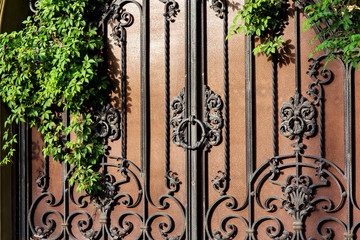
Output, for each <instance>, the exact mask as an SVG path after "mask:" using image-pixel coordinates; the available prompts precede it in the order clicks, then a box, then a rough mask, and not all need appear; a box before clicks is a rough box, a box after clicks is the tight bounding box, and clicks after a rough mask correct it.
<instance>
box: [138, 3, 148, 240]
mask: <svg viewBox="0 0 360 240" xmlns="http://www.w3.org/2000/svg"><path fill="white" fill-rule="evenodd" d="M149 5H150V2H149V0H143V5H142V6H143V8H142V12H141V23H140V24H141V30H140V31H141V42H140V44H141V49H140V51H141V72H140V76H141V171H142V178H143V184H144V191H148V184H149V170H150V169H149V167H148V166H149V159H150V109H149V106H150V96H149V95H150V94H149V79H150V68H149V67H150V64H149V61H150V59H149V52H150V43H149V36H150V6H149ZM147 196H148V194H147V192H145V194H143V226H145V223H146V221H147V219H148V214H149V213H148V201H149V200H148V199H147ZM143 239H146V232H145V231H144V232H143Z"/></svg>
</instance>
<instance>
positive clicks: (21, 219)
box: [16, 122, 31, 239]
mask: <svg viewBox="0 0 360 240" xmlns="http://www.w3.org/2000/svg"><path fill="white" fill-rule="evenodd" d="M18 136H19V144H18V155H17V157H18V161H17V171H18V179H17V199H16V200H17V211H16V212H17V214H16V215H17V226H16V232H17V234H16V235H17V237H18V238H19V239H30V229H29V224H27V223H28V221H27V214H28V210H29V207H30V203H31V158H30V157H29V156H31V154H30V147H29V144H30V143H31V134H30V129H29V127H28V123H27V122H26V123H20V124H19V128H18Z"/></svg>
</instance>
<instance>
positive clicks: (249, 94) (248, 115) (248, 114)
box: [245, 36, 256, 226]
mask: <svg viewBox="0 0 360 240" xmlns="http://www.w3.org/2000/svg"><path fill="white" fill-rule="evenodd" d="M253 48H254V41H253V37H252V36H245V109H246V110H245V119H246V120H245V121H246V183H247V186H248V191H249V192H248V199H249V226H252V224H253V222H254V210H253V205H254V197H253V196H252V194H251V192H252V191H253V184H252V183H251V178H252V174H253V172H254V168H255V159H256V157H255V141H256V140H255V134H256V132H255V121H256V119H255V104H254V103H255V98H254V68H253V66H254V56H253V53H252V51H253ZM250 183H251V184H250Z"/></svg>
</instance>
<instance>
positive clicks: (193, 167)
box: [186, 0, 203, 240]
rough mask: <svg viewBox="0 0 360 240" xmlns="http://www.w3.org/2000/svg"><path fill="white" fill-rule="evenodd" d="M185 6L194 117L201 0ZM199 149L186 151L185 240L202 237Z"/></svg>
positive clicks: (192, 135)
mask: <svg viewBox="0 0 360 240" xmlns="http://www.w3.org/2000/svg"><path fill="white" fill-rule="evenodd" d="M187 2H188V3H189V4H188V6H187V7H188V8H187V9H186V10H187V11H188V13H189V18H188V26H187V27H188V28H189V36H188V42H189V43H188V49H187V51H188V54H189V55H188V57H189V60H190V64H189V65H188V83H187V85H188V87H189V88H190V89H188V93H189V95H188V96H187V97H188V98H187V99H188V101H187V105H188V108H189V109H188V113H189V116H188V117H194V118H196V119H200V118H201V101H200V95H201V94H200V93H201V89H202V88H201V87H202V86H201V75H200V72H201V45H200V44H201V42H200V41H201V22H200V17H201V8H200V6H201V2H200V1H198V0H189V1H187ZM188 136H189V142H190V144H191V145H195V144H196V142H197V141H198V137H199V133H198V126H197V125H196V124H191V125H190V131H189V132H188ZM200 152H201V150H199V149H195V150H188V151H187V156H188V157H187V162H188V163H187V165H188V167H189V168H188V169H187V173H188V174H189V175H190V179H189V180H190V181H189V182H188V183H187V190H188V191H187V193H188V200H189V201H188V203H187V210H188V212H187V214H188V215H187V216H188V223H189V225H188V228H187V229H188V231H187V233H186V234H187V239H193V240H198V239H201V237H202V231H201V229H202V226H203V224H202V221H201V218H202V217H201V216H202V215H201V214H199V213H201V212H202V209H201V208H202V205H201V204H200V203H199V200H201V198H200V190H201V183H200V182H201V181H200V180H201V179H200V170H201V157H200Z"/></svg>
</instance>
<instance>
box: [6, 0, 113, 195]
mask: <svg viewBox="0 0 360 240" xmlns="http://www.w3.org/2000/svg"><path fill="white" fill-rule="evenodd" d="M99 2H101V0H68V1H63V0H42V1H40V2H39V4H38V9H37V10H38V14H37V15H35V16H33V17H29V18H28V19H27V20H26V21H24V29H23V30H22V31H19V32H12V33H4V34H2V35H0V78H1V83H0V95H1V98H2V100H3V101H4V102H5V103H7V105H8V106H9V108H10V110H11V114H10V116H9V117H8V119H7V121H6V124H7V125H9V123H16V124H18V123H19V122H23V121H25V119H28V122H29V124H30V126H31V127H37V128H38V130H39V132H40V133H41V134H42V135H43V137H44V144H45V147H44V149H43V153H44V155H45V156H50V155H52V157H53V159H54V160H57V161H67V162H68V163H69V164H71V165H72V166H74V169H75V170H74V173H73V175H72V178H71V179H70V180H69V181H70V183H77V184H78V190H86V191H87V192H89V193H92V192H94V191H96V190H98V188H99V186H98V179H99V175H98V174H97V173H95V172H94V170H93V166H94V164H96V162H97V161H98V160H99V159H100V157H101V155H102V154H103V152H102V145H101V144H100V142H99V141H98V139H97V138H96V136H95V134H94V132H93V131H94V129H93V121H92V116H91V111H92V109H93V108H94V107H96V106H98V105H101V104H102V103H103V101H104V98H105V96H106V94H104V91H105V89H106V88H107V86H108V84H109V81H108V79H107V78H104V76H101V75H100V73H99V70H98V69H99V65H100V64H101V62H103V60H102V59H101V58H100V57H99V52H100V47H101V46H102V45H103V43H102V39H101V38H100V37H99V36H98V35H97V31H96V29H95V28H93V27H92V26H90V24H89V23H90V20H89V19H87V14H88V12H87V11H88V10H89V9H93V8H94V6H95V5H96V4H99ZM65 110H67V111H68V112H69V114H70V116H71V118H72V119H71V121H70V125H69V126H67V127H64V126H63V125H62V112H64V111H65ZM64 134H65V135H69V134H73V136H75V137H73V138H72V140H71V141H69V142H67V143H65V142H63V140H62V137H63V135H64ZM3 138H4V140H5V144H4V149H6V150H7V152H8V155H7V156H6V157H5V158H3V159H1V163H3V164H5V163H8V162H11V159H12V157H13V155H14V151H15V150H14V144H15V143H16V136H15V135H13V134H11V132H9V130H8V131H6V132H5V134H4V135H3ZM64 144H65V145H64ZM65 147H66V148H65Z"/></svg>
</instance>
